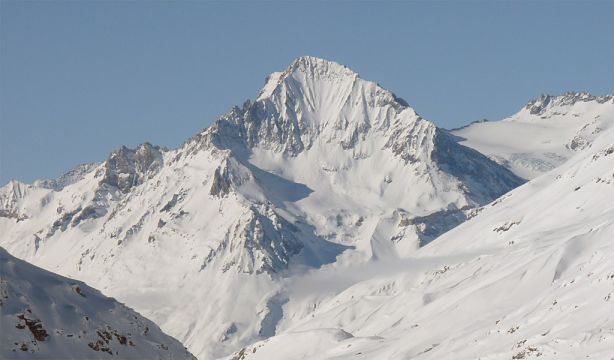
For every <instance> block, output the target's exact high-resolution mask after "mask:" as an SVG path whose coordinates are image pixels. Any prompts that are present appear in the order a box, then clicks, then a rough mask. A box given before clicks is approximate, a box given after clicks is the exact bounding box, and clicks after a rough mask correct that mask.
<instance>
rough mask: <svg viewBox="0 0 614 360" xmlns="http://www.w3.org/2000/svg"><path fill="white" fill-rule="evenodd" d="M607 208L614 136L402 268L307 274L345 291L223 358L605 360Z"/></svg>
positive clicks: (612, 288) (612, 247)
mask: <svg viewBox="0 0 614 360" xmlns="http://www.w3.org/2000/svg"><path fill="white" fill-rule="evenodd" d="M612 199H614V129H610V130H607V131H604V132H603V133H602V134H601V135H600V136H599V137H597V138H596V139H595V140H594V141H593V142H592V146H590V147H587V148H586V149H584V150H581V151H579V152H578V153H577V154H576V155H575V156H573V157H572V158H571V159H570V160H569V161H568V162H566V163H565V164H564V165H562V166H561V167H558V168H556V169H555V170H554V171H552V172H549V173H548V174H545V175H543V176H541V177H539V178H537V179H534V180H533V181H531V182H529V183H527V184H525V185H523V186H521V187H519V188H518V189H515V190H513V191H511V192H510V193H508V194H507V195H505V196H503V197H501V198H500V199H498V200H496V201H494V202H493V203H491V204H489V205H487V206H485V207H483V208H481V209H479V210H477V211H476V212H475V214H474V215H475V216H474V217H473V218H471V219H470V220H468V221H467V222H465V223H463V224H461V225H460V226H458V227H456V228H455V229H453V230H451V231H450V232H448V233H446V234H444V235H443V236H441V237H439V238H438V239H437V240H435V241H433V242H432V243H430V244H429V245H427V246H425V247H424V248H422V249H420V250H418V251H417V252H416V253H415V255H414V256H415V257H414V258H413V259H411V260H410V259H408V261H407V262H403V263H398V264H394V263H386V264H381V265H380V266H378V267H376V268H366V267H364V268H361V269H352V268H350V269H348V270H347V273H345V274H344V273H343V271H341V270H340V269H337V270H336V271H331V272H329V273H328V274H327V276H323V277H321V278H320V277H317V276H314V280H318V279H320V280H323V282H322V283H323V284H325V285H326V284H327V282H326V281H325V280H324V279H327V278H328V279H331V280H330V281H333V282H334V281H337V282H338V283H343V282H344V281H348V280H349V283H347V284H345V285H343V286H339V289H338V290H337V291H336V292H335V294H333V295H330V296H328V297H326V298H324V299H319V301H312V302H311V303H306V304H303V305H302V308H304V309H309V310H308V311H304V312H303V313H302V314H301V316H299V317H297V318H296V319H295V320H294V321H292V323H290V324H287V325H286V327H285V329H284V330H283V331H280V332H278V334H277V335H276V336H274V337H272V338H269V339H267V340H264V341H261V342H258V343H255V344H252V345H250V346H248V347H245V348H244V349H242V350H240V351H239V352H237V353H235V354H234V355H233V356H231V357H229V358H232V359H247V360H249V359H302V358H314V359H315V358H317V359H333V358H334V359H375V358H377V359H408V358H411V359H449V358H453V359H476V358H480V359H535V358H537V359H580V358H583V359H584V358H591V359H610V358H611V357H612V354H614V312H613V311H612V309H614V303H613V302H614V242H612V239H613V238H614V202H613V201H612ZM361 271H362V274H361V275H356V273H360V272H361ZM335 279H336V280H335ZM329 285H330V284H329ZM289 305H292V303H289ZM300 308H301V306H298V305H294V309H300ZM291 311H292V310H291V309H287V310H286V312H288V313H290V312H291Z"/></svg>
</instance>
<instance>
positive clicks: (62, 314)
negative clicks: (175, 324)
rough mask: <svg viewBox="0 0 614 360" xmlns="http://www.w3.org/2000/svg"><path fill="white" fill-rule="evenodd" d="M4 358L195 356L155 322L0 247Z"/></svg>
mask: <svg viewBox="0 0 614 360" xmlns="http://www.w3.org/2000/svg"><path fill="white" fill-rule="evenodd" d="M0 329H1V333H2V336H1V337H0V342H1V346H0V357H1V358H2V359H110V358H111V359H112V358H116V359H194V357H193V356H192V355H191V354H190V353H189V352H188V351H187V350H186V349H185V348H184V347H183V345H181V343H179V341H177V340H175V339H173V338H171V337H170V336H168V335H166V334H164V333H163V332H162V331H161V330H160V328H159V327H158V326H156V325H155V324H154V323H153V322H151V321H149V320H147V319H145V318H143V317H142V316H141V315H139V314H138V313H136V312H134V311H133V310H132V309H129V308H127V307H126V306H124V305H123V304H120V303H118V302H117V301H115V300H114V299H111V298H108V297H105V296H103V295H102V294H101V293H100V292H99V291H97V290H95V289H92V288H91V287H89V286H87V285H85V284H84V283H82V282H80V281H75V280H72V279H67V278H64V277H61V276H58V275H55V274H53V273H50V272H48V271H45V270H43V269H40V268H37V267H35V266H33V265H30V264H28V263H26V262H24V261H22V260H19V259H16V258H14V257H13V256H11V255H10V254H9V253H8V252H7V251H6V250H4V249H3V248H0Z"/></svg>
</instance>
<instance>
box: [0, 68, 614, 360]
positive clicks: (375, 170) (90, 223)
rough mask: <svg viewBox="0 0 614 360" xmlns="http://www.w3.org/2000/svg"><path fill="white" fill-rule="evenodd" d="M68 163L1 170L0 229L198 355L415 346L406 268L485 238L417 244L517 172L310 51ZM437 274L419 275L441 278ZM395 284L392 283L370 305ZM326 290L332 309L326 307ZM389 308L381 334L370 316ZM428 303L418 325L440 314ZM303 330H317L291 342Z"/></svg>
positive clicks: (436, 265) (456, 258)
mask: <svg viewBox="0 0 614 360" xmlns="http://www.w3.org/2000/svg"><path fill="white" fill-rule="evenodd" d="M604 133H605V132H604ZM592 149H594V146H593V147H589V148H587V149H585V150H582V151H588V150H592ZM579 151H580V150H579ZM608 159H610V158H608ZM608 161H609V160H608ZM76 173H77V174H78V176H72V175H71V176H68V177H67V178H69V179H70V181H67V182H63V181H62V182H60V183H61V184H62V185H61V186H58V187H51V188H49V187H50V186H47V187H43V186H40V185H37V184H34V185H28V184H22V183H19V182H11V183H9V184H8V185H7V186H5V187H2V188H0V245H1V246H3V247H5V248H6V249H7V250H9V251H10V252H11V253H12V254H13V255H15V256H17V257H19V258H22V259H25V260H27V261H30V262H32V263H34V264H36V265H38V266H41V267H43V268H45V269H47V270H50V271H54V272H57V273H59V274H62V275H64V276H69V277H72V278H75V279H79V280H82V281H86V282H87V283H88V284H91V285H92V286H95V287H96V288H98V289H100V290H101V291H102V292H103V293H105V294H108V295H110V296H114V297H115V298H117V299H119V300H120V301H122V302H124V303H126V304H128V305H129V306H131V307H133V308H134V309H136V310H137V311H139V312H140V313H142V314H143V315H145V316H147V317H148V318H150V319H152V320H153V321H154V322H156V323H157V324H158V325H159V326H160V327H161V329H162V330H164V331H165V332H166V333H168V334H169V335H171V336H174V337H175V338H177V339H179V340H180V341H182V342H183V343H184V344H185V345H186V346H187V347H188V349H189V350H190V351H191V352H192V353H193V354H195V355H196V356H197V357H198V358H199V359H213V358H219V357H225V356H229V355H230V354H232V353H234V352H235V351H237V350H239V349H241V348H244V347H246V346H248V344H251V343H254V342H257V341H260V340H263V339H267V338H270V340H269V341H268V342H266V343H258V345H257V346H261V345H262V344H277V343H279V344H280V347H272V348H271V349H272V350H271V351H272V352H273V353H274V352H275V351H279V353H278V358H284V356H283V354H284V353H283V351H292V350H291V349H292V347H296V354H297V356H299V355H300V354H302V355H300V356H306V357H307V358H326V357H332V356H334V354H337V353H338V354H340V356H346V355H347V356H349V355H348V354H349V353H347V354H346V353H345V352H343V351H341V350H339V352H335V351H337V350H335V351H333V350H331V349H332V348H331V346H336V345H335V344H338V343H339V341H342V339H344V338H345V339H350V338H352V337H351V336H353V338H354V339H360V340H356V341H357V343H355V344H353V345H352V346H357V344H358V343H360V344H364V346H365V349H366V348H367V347H369V346H371V345H373V344H375V343H376V342H380V341H381V343H382V344H383V345H382V349H384V348H387V349H386V350H385V351H393V350H394V349H399V352H398V353H385V352H380V353H374V354H378V356H381V357H383V358H387V357H392V358H397V357H398V358H403V357H407V356H408V355H407V354H413V353H412V351H414V350H415V351H423V350H425V349H426V348H427V346H425V347H424V348H421V349H420V350H417V349H418V347H420V346H421V345H426V343H423V344H414V346H415V348H412V349H407V347H403V346H400V344H401V343H403V342H405V343H411V342H408V341H407V338H404V339H402V337H403V336H405V335H407V334H409V333H407V334H406V333H405V332H406V330H407V331H408V328H409V329H415V328H412V327H411V326H413V325H414V323H411V324H409V323H406V322H409V321H413V320H411V319H412V318H411V317H407V316H408V315H409V314H412V313H413V312H414V311H416V313H418V312H419V311H422V310H420V309H423V308H427V306H426V305H427V303H431V302H433V301H436V300H437V299H438V296H437V293H436V292H435V295H425V294H427V293H428V294H430V293H431V291H430V289H431V288H428V289H426V288H425V289H426V290H424V289H422V290H420V288H419V286H423V285H419V284H420V282H421V281H423V280H424V281H426V282H428V281H427V280H428V278H429V276H431V275H432V274H433V272H435V271H436V270H437V269H444V266H446V265H448V264H455V263H459V262H460V263H462V261H468V260H469V259H472V257H475V256H474V255H475V254H480V253H481V252H482V251H483V248H482V247H481V246H477V245H478V243H479V241H486V240H485V238H484V239H482V238H480V239H477V240H476V239H475V238H469V240H467V237H464V239H465V241H468V242H471V243H472V244H473V243H475V244H476V248H475V249H470V246H469V245H467V246H462V245H460V244H459V245H453V244H455V243H454V242H452V241H450V240H448V241H447V242H449V243H450V244H451V245H449V246H450V247H454V246H457V247H458V249H459V250H458V251H456V250H455V251H454V252H452V251H450V252H448V251H442V253H441V254H433V255H432V256H430V255H429V256H426V255H424V256H423V255H419V254H421V253H422V251H423V250H424V251H427V249H431V248H432V249H437V247H436V246H435V245H436V244H435V243H432V244H431V245H427V244H429V242H431V241H432V240H433V239H435V238H436V237H437V236H439V235H440V234H442V233H444V232H445V231H447V230H449V229H451V228H453V227H454V226H456V225H458V224H459V223H462V222H463V221H464V220H465V219H466V217H467V216H473V215H474V214H476V213H478V212H479V211H480V210H479V209H480V206H483V205H485V204H487V203H490V202H491V201H493V200H495V199H497V198H499V197H500V196H501V195H503V194H505V193H506V192H508V191H509V190H511V189H513V188H516V187H517V186H519V185H521V184H522V183H523V181H522V180H521V179H520V178H518V177H517V176H515V175H514V174H512V173H511V172H510V171H509V170H507V169H506V168H505V167H503V166H501V165H498V164H497V163H495V162H494V161H491V160H489V159H488V158H487V157H486V156H484V155H482V154H480V153H479V152H477V151H475V150H473V149H470V148H467V147H464V146H461V145H459V144H458V143H457V139H456V138H455V136H453V135H451V134H449V133H448V132H447V131H445V130H442V129H439V128H437V127H436V126H435V125H434V124H433V123H431V122H430V121H428V120H425V119H423V118H422V117H420V116H419V115H418V114H417V113H416V112H415V111H414V110H413V109H412V108H411V107H409V106H408V105H407V104H406V103H405V102H404V101H403V100H401V99H399V98H397V97H396V96H395V95H394V94H392V93H391V92H389V91H387V90H385V89H383V88H381V87H380V86H378V85H377V84H375V83H373V82H369V81H366V80H363V79H361V78H360V77H359V76H358V75H357V74H356V73H354V72H353V71H351V70H349V69H347V68H346V67H344V66H342V65H340V64H337V63H334V62H330V61H326V60H322V59H317V58H313V57H302V58H299V59H297V60H296V61H295V62H293V63H292V64H291V65H290V66H289V67H288V69H286V70H285V71H283V72H279V73H274V74H273V75H271V76H269V77H268V79H267V82H266V84H265V87H264V88H263V90H262V91H261V92H260V94H259V96H258V97H257V99H256V101H254V102H251V101H248V102H246V103H245V104H243V106H242V107H235V108H233V109H232V110H231V111H230V112H229V113H228V114H226V115H224V116H222V117H221V118H220V119H218V120H217V121H216V122H215V123H214V124H213V125H212V126H211V127H209V128H207V129H204V130H203V131H202V132H200V133H198V134H197V135H195V136H194V137H193V138H191V139H189V140H188V141H187V142H186V143H185V144H183V145H182V146H181V147H179V148H178V149H174V150H169V151H166V150H163V149H160V148H158V147H155V146H152V145H150V144H147V143H145V144H143V145H141V146H139V147H138V148H137V149H135V150H131V149H127V148H124V147H122V148H121V149H118V150H116V151H114V152H113V153H112V154H111V155H110V156H109V159H107V160H106V161H105V162H103V163H100V164H96V165H95V166H94V168H93V169H92V170H91V171H89V172H87V171H86V173H83V172H81V171H77V172H76ZM48 183H53V184H55V183H57V182H48ZM39 184H40V183H39ZM527 186H529V185H525V186H524V187H523V188H526V187H527ZM483 213H484V214H486V213H487V211H486V210H484V211H483ZM481 216H483V215H482V214H480V215H478V217H481ZM475 219H477V217H476V218H475ZM475 219H472V220H470V221H469V222H468V223H467V224H469V223H472V222H473V221H476V220H475ZM506 221H507V220H506ZM559 225H560V224H559ZM463 226H464V225H463ZM497 226H500V224H497ZM511 229H514V227H512V228H511ZM510 231H511V230H510ZM490 232H492V231H491V230H489V232H488V235H489V236H493V234H490ZM446 236H447V235H446ZM516 242H519V241H516ZM437 243H439V240H437ZM424 245H427V246H426V247H424V248H422V249H421V250H418V249H419V248H420V247H421V246H424ZM484 246H486V247H488V246H491V245H484ZM518 246H519V245H518ZM518 248H519V247H516V248H514V247H510V248H509V249H518ZM416 251H418V252H416ZM428 251H435V250H428ZM500 251H501V259H503V260H504V259H507V258H508V257H509V254H507V253H506V252H505V251H509V250H508V248H505V249H503V250H500ZM492 256H493V257H492V258H493V259H494V255H492ZM511 258H512V257H510V259H511ZM501 259H499V260H500V261H502V260H501ZM493 261H494V260H493ZM491 265H492V267H495V265H493V264H491ZM470 270H471V269H470ZM470 270H466V271H467V272H469V271H470ZM425 271H427V272H426V273H425ZM442 271H443V270H442ZM473 271H476V269H473ZM460 273H461V274H463V275H464V276H466V277H467V278H469V276H470V275H471V274H468V273H465V272H460ZM429 274H431V275H429ZM445 274H447V271H446V272H445ZM445 274H442V276H443V275H445ZM433 276H434V275H433ZM446 276H447V275H446ZM390 279H392V280H390ZM425 279H426V280H425ZM488 279H490V278H488ZM389 280H390V281H392V283H393V285H390V284H389ZM446 281H447V280H446ZM476 281H478V280H476ZM480 281H482V280H479V281H478V282H480ZM429 283H430V282H429ZM448 283H449V284H452V283H453V280H449V282H448ZM425 284H426V283H425ZM443 284H445V282H437V283H434V284H433V285H432V286H433V288H432V289H433V291H435V290H437V291H442V294H445V293H446V292H445V291H444V290H445V285H443ZM463 284H464V283H463ZM476 284H477V283H476ZM513 285H514V284H510V286H513ZM529 285H530V284H528V285H526V286H527V287H528V286H529ZM424 286H426V285H424ZM450 286H452V285H450ZM463 286H464V285H463ZM463 286H458V288H459V289H461V288H463ZM475 286H479V285H475ZM374 287H375V288H374ZM380 287H383V290H377V289H379V288H380ZM414 288H417V289H419V290H416V291H417V293H414V290H412V289H414ZM374 289H375V290H374ZM427 290H428V291H427ZM420 291H423V293H421V292H420ZM425 291H426V292H425ZM380 294H388V295H385V296H384V295H382V296H383V297H379V296H380ZM396 294H404V295H402V296H400V297H399V302H398V303H392V302H391V303H389V305H384V303H386V301H388V300H391V299H392V298H393V297H394V296H396ZM413 296H416V297H415V298H414V297H413ZM387 299H388V300H387ZM449 299H450V301H452V302H454V301H455V300H454V299H457V298H456V297H454V296H451V297H449ZM406 300H407V301H409V302H408V303H407V304H406V303H405V302H406ZM354 301H356V304H354ZM391 301H392V300H391ZM468 304H470V303H468ZM337 305H339V306H340V307H339V308H337V310H338V312H340V313H342V314H341V315H339V316H329V315H330V314H329V315H326V314H324V312H325V311H327V310H326V309H329V310H331V311H333V310H332V309H334V308H335V306H337ZM380 305H381V306H382V309H384V308H387V309H388V310H386V311H387V312H379V310H377V309H378V308H379V306H380ZM343 306H347V308H348V310H343ZM467 306H472V305H467ZM475 306H476V307H477V308H479V306H478V305H475ZM337 310H335V311H337ZM442 311H443V310H442ZM333 312H334V311H333ZM371 313H373V317H372V318H371V317H369V316H368V315H367V314H371ZM401 313H403V314H404V316H405V319H406V320H404V321H406V322H404V321H401V322H399V324H400V325H402V326H400V325H399V326H400V327H398V328H397V329H398V330H399V332H398V335H396V336H397V340H398V341H399V342H400V343H395V342H394V341H396V340H394V339H395V337H394V336H391V335H386V334H392V333H393V332H394V331H395V330H394V329H393V328H396V327H393V326H392V323H389V322H388V320H386V319H388V317H389V316H390V319H392V318H395V317H396V320H395V321H398V320H399V319H400V318H399V317H398V316H397V315H399V314H401ZM395 314H396V315H395ZM473 314H475V312H474V313H473ZM427 315H429V314H428V313H424V316H427ZM310 319H313V321H314V323H311V325H309V321H310ZM317 319H320V320H317ZM378 319H379V320H378ZM381 319H384V320H381ZM408 319H410V320H408ZM421 321H422V320H421ZM433 321H435V319H434V320H433ZM439 321H440V322H433V326H434V328H435V329H443V330H445V329H447V327H446V326H447V325H443V324H444V320H443V318H440V320H439ZM306 324H307V325H306ZM460 325H461V324H456V325H455V326H460ZM420 326H422V324H421V325H420ZM416 328H417V327H416ZM444 328H445V329H444ZM451 328H452V327H450V329H451ZM443 330H442V331H443ZM386 331H387V332H386ZM412 331H414V330H412ZM418 331H420V332H423V335H422V336H423V339H424V341H425V342H430V341H439V340H438V339H431V338H429V337H428V336H431V335H432V333H431V332H429V331H428V329H427V328H425V327H420V330H418ZM446 331H447V330H446ZM446 331H443V332H442V333H441V336H442V338H441V339H443V338H444V337H445V334H446ZM350 333H351V334H352V335H351V336H349V335H348V334H350ZM413 333H414V334H415V332H413ZM296 334H304V337H301V338H299V337H296V336H298V335H296ZM429 334H431V335H429ZM273 335H276V336H274V337H272V336H273ZM301 336H303V335H301ZM373 336H377V337H382V338H383V339H379V338H375V337H373ZM284 339H287V340H284ZM315 339H317V340H315ZM294 340H296V341H297V343H294ZM312 340H313V341H318V343H319V342H321V343H322V346H321V347H320V348H318V347H315V348H314V347H313V346H309V349H308V348H307V347H304V348H301V347H300V346H299V345H300V344H306V345H307V344H308V343H309V342H311V341H312ZM463 340H466V339H465V338H463ZM351 341H354V340H351ZM441 341H443V340H441ZM284 344H285V345H284ZM289 344H290V345H289ZM419 345H420V346H419ZM431 345H432V344H428V346H431ZM268 346H269V345H267V346H264V347H263V349H264V348H267V347H268ZM287 346H289V348H287V349H285V347H287ZM345 346H346V344H345V343H344V344H343V347H345ZM350 348H351V347H350ZM249 349H250V352H251V354H254V355H255V354H258V356H265V355H260V354H266V352H265V351H262V352H260V350H258V351H257V352H256V353H253V350H252V347H249ZM283 349H285V350H283ZM301 349H303V350H301ZM282 350H283V351H282ZM329 350H331V351H333V352H331V353H327V352H324V351H329ZM353 350H354V349H352V351H353ZM306 351H315V352H314V353H308V352H306ZM318 351H322V352H318ZM344 351H345V350H344ZM373 351H375V350H373ZM382 351H384V350H382ZM433 351H435V350H433ZM357 352H360V350H358V351H357ZM430 352H431V351H429V352H428V353H430ZM273 353H271V354H273ZM289 354H291V353H289ZM440 354H442V353H440ZM235 355H238V354H235ZM244 355H245V351H244V353H243V354H242V355H240V356H244ZM254 355H250V356H254ZM397 355H398V356H397ZM288 356H290V355H288ZM271 358H274V357H271Z"/></svg>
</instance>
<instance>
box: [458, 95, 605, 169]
mask: <svg viewBox="0 0 614 360" xmlns="http://www.w3.org/2000/svg"><path fill="white" fill-rule="evenodd" d="M612 127H614V95H605V96H592V95H590V94H587V93H567V94H564V95H560V96H551V95H542V96H541V97H539V98H537V99H535V100H532V101H531V102H529V103H528V104H527V105H526V106H525V107H524V108H522V109H521V110H520V111H519V112H518V113H516V114H514V115H512V116H510V117H509V118H506V119H504V120H501V121H482V122H475V123H473V124H470V125H469V126H465V127H462V128H460V129H456V130H453V131H452V133H453V134H454V135H457V136H459V137H460V138H462V139H464V140H462V141H461V144H463V145H465V146H469V147H471V148H474V149H476V150H478V151H480V152H481V153H483V154H486V155H488V156H489V157H491V158H492V159H493V160H495V161H497V162H498V163H500V164H502V165H504V166H506V167H508V168H509V169H510V170H512V171H513V172H514V173H515V174H516V175H518V176H520V177H522V178H525V179H533V178H535V177H537V176H539V175H541V174H543V173H545V172H548V171H550V170H552V169H554V168H555V167H557V166H559V165H561V164H562V163H564V162H565V161H566V160H567V159H569V158H570V157H572V156H573V155H574V154H575V153H576V152H577V151H579V150H582V149H585V148H586V147H588V146H590V145H591V143H592V142H593V141H594V139H595V138H597V137H598V136H599V134H600V133H601V132H603V131H605V130H607V129H610V128H612Z"/></svg>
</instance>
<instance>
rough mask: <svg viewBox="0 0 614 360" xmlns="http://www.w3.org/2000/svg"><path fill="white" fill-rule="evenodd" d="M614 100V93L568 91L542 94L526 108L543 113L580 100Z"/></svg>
mask: <svg viewBox="0 0 614 360" xmlns="http://www.w3.org/2000/svg"><path fill="white" fill-rule="evenodd" d="M612 100H614V95H612V94H608V95H604V96H594V95H592V94H590V93H588V92H566V93H565V94H563V95H549V94H542V95H540V96H539V97H538V98H536V99H533V100H531V101H529V103H528V104H527V105H526V106H525V109H527V110H529V112H530V113H531V114H533V115H541V114H543V113H544V112H545V111H546V110H547V109H549V108H551V107H553V106H569V105H574V104H576V103H578V102H588V101H596V102H598V103H600V104H603V103H605V102H608V101H612Z"/></svg>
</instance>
